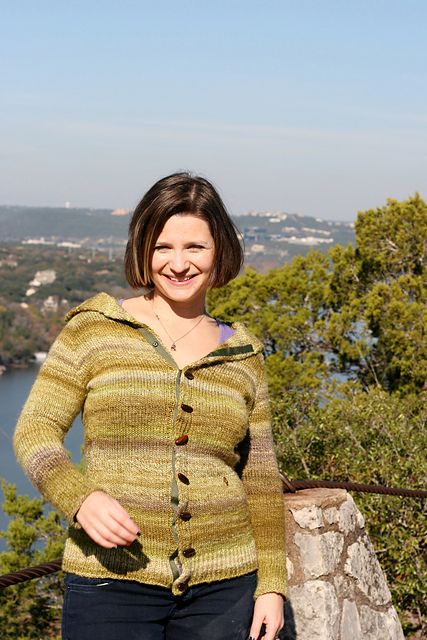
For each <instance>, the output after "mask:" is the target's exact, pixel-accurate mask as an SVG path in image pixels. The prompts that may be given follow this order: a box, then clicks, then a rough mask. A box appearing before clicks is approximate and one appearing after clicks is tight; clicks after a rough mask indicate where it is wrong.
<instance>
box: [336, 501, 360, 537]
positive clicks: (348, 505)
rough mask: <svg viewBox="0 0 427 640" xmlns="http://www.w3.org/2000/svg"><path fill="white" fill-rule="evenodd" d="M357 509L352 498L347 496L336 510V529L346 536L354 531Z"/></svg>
mask: <svg viewBox="0 0 427 640" xmlns="http://www.w3.org/2000/svg"><path fill="white" fill-rule="evenodd" d="M357 513H358V509H357V507H356V505H355V504H354V500H353V498H352V497H351V496H350V495H348V496H347V500H346V501H345V502H343V503H342V505H341V506H340V508H339V510H338V528H339V530H340V531H342V532H343V533H345V534H346V535H347V534H348V533H350V532H351V531H354V530H355V528H356V525H357V516H356V514H357Z"/></svg>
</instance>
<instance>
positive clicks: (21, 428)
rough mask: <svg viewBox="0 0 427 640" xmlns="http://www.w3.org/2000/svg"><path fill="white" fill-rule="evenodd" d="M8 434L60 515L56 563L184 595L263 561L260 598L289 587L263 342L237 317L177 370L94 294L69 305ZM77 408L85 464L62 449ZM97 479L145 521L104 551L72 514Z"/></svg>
mask: <svg viewBox="0 0 427 640" xmlns="http://www.w3.org/2000/svg"><path fill="white" fill-rule="evenodd" d="M67 320H68V322H67V324H66V325H65V327H64V328H63V330H62V332H61V333H60V335H59V336H58V338H57V339H56V341H55V342H54V344H53V346H52V347H51V349H50V352H49V354H48V357H47V359H46V361H45V363H44V364H43V366H42V368H41V370H40V373H39V375H38V377H37V379H36V381H35V383H34V385H33V387H32V390H31V392H30V395H29V397H28V399H27V401H26V403H25V405H24V407H23V410H22V413H21V415H20V418H19V421H18V424H17V427H16V432H15V436H14V446H15V451H16V455H17V458H18V460H19V462H20V464H21V465H22V466H23V468H24V470H25V472H26V473H27V474H28V476H29V478H30V479H31V481H32V482H33V483H34V484H35V485H36V487H37V488H38V489H39V490H40V492H41V493H42V495H43V496H44V497H45V498H46V499H47V500H48V501H50V502H51V503H52V504H53V505H54V506H55V507H56V508H57V509H58V510H59V511H60V512H61V513H62V514H64V516H65V517H66V519H67V520H68V522H69V525H70V527H69V535H68V538H67V541H66V545H65V552H64V560H63V568H64V570H65V571H70V572H73V573H77V574H80V575H84V576H91V577H101V578H120V579H126V580H137V581H139V582H143V583H146V584H155V585H161V586H164V587H168V588H171V589H172V592H173V593H174V594H176V595H177V594H180V593H182V592H183V591H185V590H186V589H187V588H188V587H189V586H191V585H194V584H198V583H201V582H211V581H213V580H221V579H225V578H232V577H235V576H240V575H243V574H245V573H248V572H250V571H253V570H255V569H257V570H258V586H257V590H256V593H255V597H257V596H258V595H260V594H262V593H266V592H270V591H276V592H279V593H283V594H285V584H286V570H285V549H284V506H283V496H282V490H281V481H280V477H279V472H278V467H277V462H276V458H275V455H274V451H273V442H272V436H271V428H270V422H269V406H268V395H267V385H266V380H265V371H264V363H263V356H262V344H261V343H260V341H259V340H258V339H256V338H255V337H254V336H253V335H252V334H250V333H249V332H248V331H247V330H246V329H245V328H244V327H243V326H242V325H241V324H240V323H235V324H233V328H234V329H235V332H234V334H233V335H232V336H231V337H230V338H229V339H228V340H227V341H226V342H224V343H223V344H222V345H220V346H219V347H218V348H217V349H216V350H215V351H212V352H211V353H209V354H208V355H207V356H205V357H203V358H201V359H200V360H198V361H197V362H194V363H192V364H190V365H188V366H186V367H184V368H183V369H182V370H180V369H179V368H178V367H177V365H176V364H175V362H174V360H173V359H172V358H171V356H170V354H169V353H168V352H167V351H166V349H164V348H163V347H162V344H161V342H160V340H159V338H158V337H157V336H156V335H154V334H153V333H152V332H151V330H149V328H148V327H147V326H145V325H144V324H142V323H140V322H138V321H137V320H136V319H135V318H133V317H132V316H131V315H129V314H128V313H127V312H126V311H125V310H124V309H123V308H122V307H121V306H120V305H119V304H118V303H117V302H116V300H115V299H114V298H112V297H111V296H109V295H108V294H106V293H100V294H98V295H96V296H94V297H93V298H91V299H89V300H87V301H86V302H84V303H83V304H81V305H79V306H78V307H76V308H75V309H73V310H71V311H70V312H69V313H68V315H67ZM80 411H81V412H82V420H83V424H84V464H83V468H79V467H77V466H76V465H74V464H73V463H72V462H71V461H70V459H69V456H68V454H67V452H66V450H65V449H64V447H63V441H64V437H65V435H66V433H67V431H68V430H69V428H70V426H71V424H72V422H73V420H74V418H75V417H76V415H77V414H78V413H79V412H80ZM95 490H102V491H105V492H106V493H108V494H109V495H111V496H113V497H114V498H116V499H117V500H118V501H119V502H120V503H121V504H122V506H123V507H124V508H125V509H126V510H127V511H128V513H129V515H130V516H131V517H132V518H133V519H134V521H135V523H136V524H137V525H138V526H139V527H140V530H141V536H140V538H139V539H138V540H137V541H135V542H134V543H133V544H132V545H131V546H129V547H118V548H116V549H104V548H103V547H100V546H98V545H97V544H95V543H94V542H93V541H92V540H91V539H90V538H89V537H88V535H87V534H86V533H85V531H84V530H83V529H82V528H81V527H80V525H79V524H78V523H76V522H75V520H74V516H75V514H76V513H77V511H78V509H79V507H80V505H81V504H82V502H83V500H84V499H85V498H86V497H87V496H88V495H89V494H90V493H91V492H92V491H95Z"/></svg>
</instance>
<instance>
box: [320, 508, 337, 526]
mask: <svg viewBox="0 0 427 640" xmlns="http://www.w3.org/2000/svg"><path fill="white" fill-rule="evenodd" d="M323 515H324V518H325V520H326V522H327V523H328V524H335V522H338V509H337V508H336V507H330V508H329V509H325V511H324V513H323Z"/></svg>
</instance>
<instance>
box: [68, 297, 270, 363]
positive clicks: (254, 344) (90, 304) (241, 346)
mask: <svg viewBox="0 0 427 640" xmlns="http://www.w3.org/2000/svg"><path fill="white" fill-rule="evenodd" d="M85 312H97V313H100V314H102V315H104V316H105V317H107V318H111V319H112V320H116V321H118V322H124V323H126V324H130V325H132V326H133V327H135V328H137V329H139V328H141V327H145V328H148V329H149V327H146V325H144V324H143V323H142V322H139V321H138V320H136V318H134V317H133V316H131V315H130V314H129V313H128V312H127V311H126V310H125V309H124V308H123V307H122V306H121V305H120V304H119V303H118V302H117V300H116V299H115V298H113V297H112V296H110V295H109V294H108V293H104V292H102V293H98V294H96V295H95V296H93V297H92V298H89V299H88V300H85V301H84V302H82V303H81V304H79V305H78V306H77V307H74V308H73V309H70V311H69V312H68V313H67V315H66V316H65V320H66V321H67V322H68V320H70V319H71V318H73V317H74V316H76V315H77V314H79V313H85ZM231 327H232V328H233V329H234V334H233V335H232V336H231V337H230V338H228V340H227V341H226V342H225V343H224V346H222V345H221V346H220V347H218V349H217V350H216V351H214V352H212V356H213V355H215V356H218V357H227V356H233V355H236V356H237V355H240V356H241V357H247V356H248V355H252V354H256V353H260V352H262V351H263V348H264V347H263V344H262V342H261V341H260V340H258V338H256V337H255V336H254V335H253V334H252V333H251V332H250V331H248V329H246V327H245V326H244V325H243V324H242V323H240V322H233V323H232V324H231Z"/></svg>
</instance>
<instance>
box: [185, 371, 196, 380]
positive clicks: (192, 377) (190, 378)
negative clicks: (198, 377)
mask: <svg viewBox="0 0 427 640" xmlns="http://www.w3.org/2000/svg"><path fill="white" fill-rule="evenodd" d="M184 375H185V377H186V378H187V379H188V380H194V374H193V373H191V371H186V372H185V373H184Z"/></svg>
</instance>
